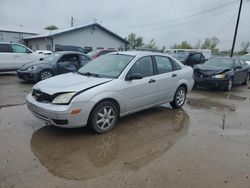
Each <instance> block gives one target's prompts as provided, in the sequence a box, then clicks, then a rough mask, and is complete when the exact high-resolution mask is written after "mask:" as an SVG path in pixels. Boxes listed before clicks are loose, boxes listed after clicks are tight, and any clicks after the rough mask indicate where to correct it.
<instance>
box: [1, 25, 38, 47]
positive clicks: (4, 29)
mask: <svg viewBox="0 0 250 188" xmlns="http://www.w3.org/2000/svg"><path fill="white" fill-rule="evenodd" d="M37 33H38V32H37V31H33V30H30V29H26V28H23V27H9V26H5V25H0V42H13V43H24V41H23V38H26V37H31V36H34V35H37Z"/></svg>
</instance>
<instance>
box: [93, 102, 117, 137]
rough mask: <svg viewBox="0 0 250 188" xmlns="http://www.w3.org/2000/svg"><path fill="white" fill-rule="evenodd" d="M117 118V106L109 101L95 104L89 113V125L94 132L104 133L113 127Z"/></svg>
mask: <svg viewBox="0 0 250 188" xmlns="http://www.w3.org/2000/svg"><path fill="white" fill-rule="evenodd" d="M117 119H118V109H117V106H116V105H115V104H114V103H113V102H111V101H103V102H100V103H99V104H97V105H96V106H95V107H94V109H93V110H92V112H91V114H90V119H89V126H90V128H91V129H92V130H93V131H94V132H96V133H99V134H101V133H105V132H108V131H110V130H111V129H113V127H114V126H115V125H116V122H117Z"/></svg>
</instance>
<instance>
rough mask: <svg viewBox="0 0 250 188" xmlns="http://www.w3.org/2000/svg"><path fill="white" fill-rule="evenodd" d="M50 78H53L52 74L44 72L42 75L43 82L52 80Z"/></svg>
mask: <svg viewBox="0 0 250 188" xmlns="http://www.w3.org/2000/svg"><path fill="white" fill-rule="evenodd" d="M50 77H52V73H51V72H49V71H45V72H42V74H41V80H45V79H47V78H50Z"/></svg>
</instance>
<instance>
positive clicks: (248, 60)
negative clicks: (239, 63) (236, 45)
mask: <svg viewBox="0 0 250 188" xmlns="http://www.w3.org/2000/svg"><path fill="white" fill-rule="evenodd" d="M240 59H242V60H244V61H245V62H246V63H247V64H249V65H250V53H249V54H245V55H243V56H241V57H240Z"/></svg>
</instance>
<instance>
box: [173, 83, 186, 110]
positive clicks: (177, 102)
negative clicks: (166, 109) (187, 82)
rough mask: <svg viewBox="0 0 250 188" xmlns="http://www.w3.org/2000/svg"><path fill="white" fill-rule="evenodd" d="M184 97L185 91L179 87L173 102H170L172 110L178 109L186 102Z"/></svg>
mask: <svg viewBox="0 0 250 188" xmlns="http://www.w3.org/2000/svg"><path fill="white" fill-rule="evenodd" d="M186 95H187V90H186V88H185V87H183V86H180V87H179V88H178V89H177V90H176V92H175V95H174V100H173V101H172V102H170V105H171V106H172V107H173V108H180V107H182V106H183V105H184V103H185V101H186Z"/></svg>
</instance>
